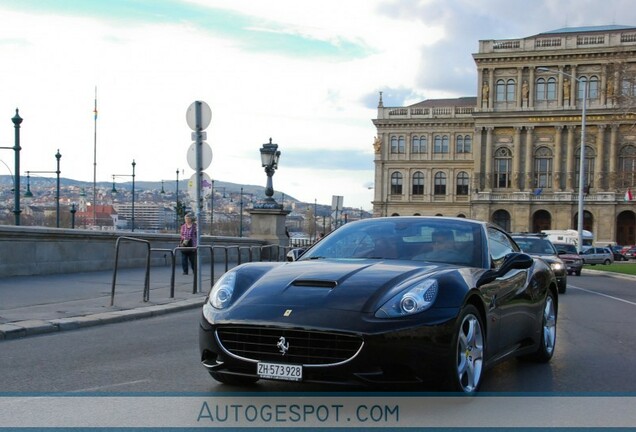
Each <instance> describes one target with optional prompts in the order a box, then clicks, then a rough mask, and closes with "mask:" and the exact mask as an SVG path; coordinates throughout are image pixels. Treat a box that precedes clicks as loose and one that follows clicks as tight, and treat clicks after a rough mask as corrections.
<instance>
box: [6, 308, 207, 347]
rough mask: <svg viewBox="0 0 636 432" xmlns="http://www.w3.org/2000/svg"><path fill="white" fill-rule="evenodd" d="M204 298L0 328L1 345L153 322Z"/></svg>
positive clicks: (15, 324)
mask: <svg viewBox="0 0 636 432" xmlns="http://www.w3.org/2000/svg"><path fill="white" fill-rule="evenodd" d="M204 299H205V298H204V297H200V298H192V299H187V300H180V301H176V302H174V303H169V304H162V305H153V306H144V307H139V308H135V309H126V310H118V311H112V312H102V313H97V314H92V315H83V316H76V317H68V318H57V319H53V320H48V321H47V320H25V321H16V322H12V323H6V324H0V341H3V340H11V339H20V338H23V337H28V336H35V335H41V334H46V333H54V332H60V331H67V330H75V329H79V328H84V327H93V326H96V325H102V324H111V323H118V322H124V321H132V320H136V319H141V318H150V317H155V316H160V315H165V314H168V313H172V312H180V311H183V310H188V309H194V308H197V307H201V306H203V301H204Z"/></svg>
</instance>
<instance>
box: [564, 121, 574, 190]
mask: <svg viewBox="0 0 636 432" xmlns="http://www.w3.org/2000/svg"><path fill="white" fill-rule="evenodd" d="M575 130H576V126H568V142H567V146H566V151H567V156H566V162H565V167H566V170H565V171H566V176H567V177H566V184H565V188H566V189H567V190H568V192H574V176H575V174H576V171H575V168H574V153H575V152H574V150H575V147H574V131H575Z"/></svg>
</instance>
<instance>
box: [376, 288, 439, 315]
mask: <svg viewBox="0 0 636 432" xmlns="http://www.w3.org/2000/svg"><path fill="white" fill-rule="evenodd" d="M438 290H439V288H438V284H437V279H426V280H423V281H420V282H418V283H416V284H414V285H412V286H410V287H409V288H407V289H406V290H404V291H402V292H400V293H399V294H398V295H396V296H394V297H393V298H391V300H389V301H388V302H386V303H385V304H384V305H383V306H382V307H381V308H380V309H378V311H377V312H376V313H375V316H376V318H396V317H401V316H405V315H412V314H416V313H420V312H422V311H425V310H426V309H428V308H429V307H431V305H432V304H433V302H434V301H435V298H436V297H437V292H438Z"/></svg>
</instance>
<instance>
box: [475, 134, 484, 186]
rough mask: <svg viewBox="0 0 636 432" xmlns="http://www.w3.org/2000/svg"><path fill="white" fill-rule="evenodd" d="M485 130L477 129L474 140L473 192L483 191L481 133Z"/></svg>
mask: <svg viewBox="0 0 636 432" xmlns="http://www.w3.org/2000/svg"><path fill="white" fill-rule="evenodd" d="M482 130H483V128H480V127H477V128H475V134H474V138H473V160H474V161H475V173H474V175H473V190H474V191H478V190H481V188H482V185H481V160H482V156H481V155H482V151H483V148H482V137H481V131H482Z"/></svg>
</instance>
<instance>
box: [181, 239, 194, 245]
mask: <svg viewBox="0 0 636 432" xmlns="http://www.w3.org/2000/svg"><path fill="white" fill-rule="evenodd" d="M181 247H192V239H183V240H181Z"/></svg>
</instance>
